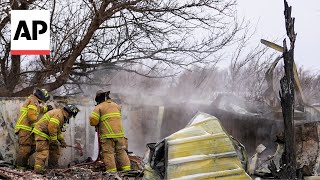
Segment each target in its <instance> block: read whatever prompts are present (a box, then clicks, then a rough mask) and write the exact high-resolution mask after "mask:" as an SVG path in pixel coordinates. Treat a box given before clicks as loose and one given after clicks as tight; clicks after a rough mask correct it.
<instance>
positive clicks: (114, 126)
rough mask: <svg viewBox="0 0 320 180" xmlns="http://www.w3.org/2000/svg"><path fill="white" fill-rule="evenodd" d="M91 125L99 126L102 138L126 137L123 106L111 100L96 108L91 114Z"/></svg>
mask: <svg viewBox="0 0 320 180" xmlns="http://www.w3.org/2000/svg"><path fill="white" fill-rule="evenodd" d="M90 125H91V126H97V125H98V126H99V130H100V139H106V138H120V137H124V131H123V125H122V119H121V108H120V106H119V105H118V104H116V103H114V102H112V101H111V100H107V101H105V102H103V103H100V104H99V105H97V106H96V107H95V108H94V110H93V112H92V113H91V115H90Z"/></svg>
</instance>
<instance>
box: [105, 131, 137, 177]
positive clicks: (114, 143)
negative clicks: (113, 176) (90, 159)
mask: <svg viewBox="0 0 320 180" xmlns="http://www.w3.org/2000/svg"><path fill="white" fill-rule="evenodd" d="M100 146H101V159H102V161H103V162H104V164H105V166H106V171H107V172H116V171H117V165H118V167H119V169H120V170H121V171H128V170H131V168H130V160H129V157H128V155H127V152H126V151H125V149H126V142H125V138H124V137H122V138H108V139H101V140H100ZM116 164H117V165H116Z"/></svg>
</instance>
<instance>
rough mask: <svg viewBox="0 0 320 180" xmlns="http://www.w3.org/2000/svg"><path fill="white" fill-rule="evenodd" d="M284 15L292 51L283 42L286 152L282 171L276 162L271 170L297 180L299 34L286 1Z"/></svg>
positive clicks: (282, 83)
mask: <svg viewBox="0 0 320 180" xmlns="http://www.w3.org/2000/svg"><path fill="white" fill-rule="evenodd" d="M284 6H285V10H284V15H285V25H286V31H287V36H288V37H289V39H290V49H289V50H288V48H287V44H286V40H285V39H284V40H283V50H284V51H283V59H284V70H285V74H284V76H283V78H282V79H281V80H280V86H281V91H280V98H281V106H282V114H283V119H284V135H285V152H284V154H283V157H282V165H281V167H280V170H279V171H277V168H276V166H275V164H274V162H271V165H270V170H271V172H272V174H273V176H274V177H275V178H277V179H278V178H279V179H297V178H301V177H299V176H300V175H297V165H296V164H297V163H296V151H295V137H294V136H295V133H294V122H293V116H294V92H295V91H294V86H295V85H294V74H293V64H294V43H295V40H296V36H297V34H296V33H295V32H294V21H295V19H294V18H292V17H291V11H292V7H291V6H290V7H289V6H288V3H287V2H286V0H284ZM298 174H300V173H298Z"/></svg>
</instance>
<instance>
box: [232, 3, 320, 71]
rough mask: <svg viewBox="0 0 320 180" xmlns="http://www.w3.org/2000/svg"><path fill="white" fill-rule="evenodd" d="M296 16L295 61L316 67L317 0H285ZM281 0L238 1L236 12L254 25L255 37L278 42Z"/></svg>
mask: <svg viewBox="0 0 320 180" xmlns="http://www.w3.org/2000/svg"><path fill="white" fill-rule="evenodd" d="M288 3H289V5H290V6H292V8H293V10H292V11H293V12H292V16H293V17H295V18H296V21H295V31H296V33H297V34H298V36H297V40H296V48H295V61H296V63H297V65H298V66H301V65H302V66H303V67H305V68H307V69H310V70H320V0H288ZM283 11H284V4H283V0H250V1H249V0H238V14H239V15H240V16H245V18H246V19H247V20H250V21H251V23H252V26H256V29H257V34H256V39H255V40H253V41H258V42H259V39H260V38H263V39H269V40H274V39H278V41H277V42H276V43H277V44H279V45H282V40H283V38H284V37H285V35H286V34H285V25H284V15H283Z"/></svg>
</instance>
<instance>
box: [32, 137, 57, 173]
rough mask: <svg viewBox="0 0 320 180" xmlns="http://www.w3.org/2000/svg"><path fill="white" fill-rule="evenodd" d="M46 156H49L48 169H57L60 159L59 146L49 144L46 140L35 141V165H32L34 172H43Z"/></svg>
mask: <svg viewBox="0 0 320 180" xmlns="http://www.w3.org/2000/svg"><path fill="white" fill-rule="evenodd" d="M36 136H37V135H36ZM39 139H40V138H39ZM48 156H49V160H48V166H49V168H54V167H57V166H58V160H59V157H60V147H59V145H58V144H49V141H48V140H36V155H35V165H34V170H35V171H36V172H39V173H41V172H43V171H44V170H45V163H46V160H47V158H48Z"/></svg>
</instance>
